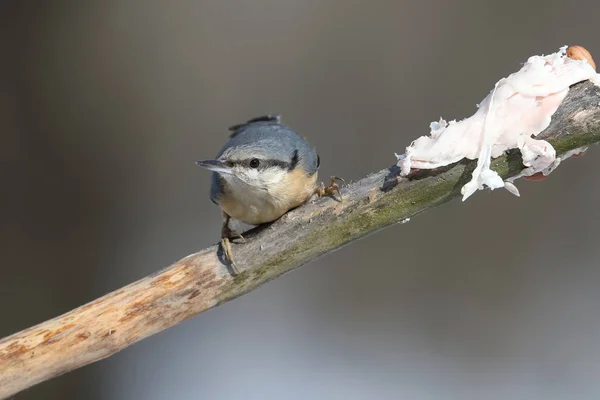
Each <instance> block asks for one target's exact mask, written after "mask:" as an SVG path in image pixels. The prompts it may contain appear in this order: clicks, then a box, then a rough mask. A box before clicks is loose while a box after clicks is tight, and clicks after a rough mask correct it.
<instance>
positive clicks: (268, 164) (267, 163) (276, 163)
mask: <svg viewBox="0 0 600 400" xmlns="http://www.w3.org/2000/svg"><path fill="white" fill-rule="evenodd" d="M253 160H254V162H253ZM255 160H257V159H256V158H248V159H246V160H238V161H233V164H235V165H239V166H242V167H246V168H253V169H258V170H263V169H267V168H272V167H279V168H281V169H288V168H289V167H290V163H288V162H285V161H281V160H263V159H258V166H256V165H255V164H256V161H255Z"/></svg>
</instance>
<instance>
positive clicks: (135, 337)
mask: <svg viewBox="0 0 600 400" xmlns="http://www.w3.org/2000/svg"><path fill="white" fill-rule="evenodd" d="M599 102H600V88H598V87H596V86H594V85H593V84H591V83H589V82H585V83H580V84H577V85H575V86H573V87H572V88H571V90H570V92H569V95H568V96H567V98H566V99H565V100H564V101H563V103H562V105H561V107H560V108H559V110H558V111H557V112H556V113H555V114H554V116H553V120H552V123H551V124H550V126H549V128H548V129H546V130H545V131H544V132H542V133H541V134H540V135H539V136H538V137H539V138H543V139H546V140H548V141H549V142H550V143H551V144H552V145H553V146H554V148H555V149H556V151H557V154H562V153H565V152H567V151H569V150H573V149H576V148H579V147H582V146H586V145H590V144H593V143H597V142H599V141H600V104H599ZM397 147H398V149H400V148H401V143H398V144H397ZM390 156H392V155H391V154H390ZM390 158H392V157H390ZM475 165H476V161H465V160H463V161H462V162H459V163H457V164H454V165H452V166H448V167H445V168H441V169H438V170H435V171H420V172H419V173H417V174H416V175H415V176H413V177H411V179H410V180H409V179H406V178H400V177H399V175H398V174H399V169H398V168H397V167H391V168H388V169H384V170H382V171H380V172H377V173H374V174H372V175H369V176H367V177H365V178H363V179H361V180H360V181H358V182H355V183H352V184H350V185H349V186H347V187H345V188H344V189H343V190H342V193H343V196H344V201H343V202H339V201H337V200H335V199H329V198H327V199H321V200H319V201H317V202H314V203H309V204H307V205H305V206H303V207H300V208H298V209H296V210H294V211H291V212H289V213H288V214H286V215H285V216H283V217H282V218H281V219H280V220H278V221H276V222H274V223H273V224H271V225H269V226H266V227H259V228H256V229H254V230H252V231H251V232H249V233H247V234H246V235H245V237H246V240H247V242H246V243H245V244H243V245H234V248H233V249H234V254H235V257H236V260H237V264H238V268H239V269H240V271H241V273H240V274H239V275H237V276H232V275H231V274H230V272H231V271H229V270H228V268H227V267H226V266H225V265H224V264H223V263H222V262H221V259H222V254H221V250H220V249H219V248H218V247H217V246H211V247H209V248H207V249H204V250H202V251H200V252H198V253H196V254H192V255H190V256H188V257H185V258H183V259H182V260H180V261H178V262H176V263H175V264H173V265H172V266H170V267H168V268H166V269H164V270H162V271H159V272H157V273H155V274H152V275H150V276H148V277H145V278H143V279H140V280H139V281H137V282H135V283H132V284H131V285H129V286H126V287H124V288H122V289H119V290H117V291H115V292H112V293H109V294H107V295H106V296H104V297H102V298H99V299H97V300H95V301H93V302H91V303H88V304H86V305H84V306H81V307H79V308H77V309H75V310H73V311H70V312H68V313H66V314H64V315H61V316H59V317H57V318H54V319H52V320H49V321H46V322H43V323H41V324H39V325H36V326H34V327H31V328H29V329H26V330H24V331H21V332H18V333H16V334H14V335H12V336H9V337H7V338H4V339H3V340H1V341H0V397H2V398H5V397H7V396H10V395H12V394H15V393H17V392H19V391H21V390H23V389H26V388H28V387H31V386H33V385H35V384H37V383H39V382H42V381H45V380H48V379H51V378H53V377H56V376H59V375H61V374H64V373H65V372H68V371H71V370H73V369H76V368H79V367H82V366H84V365H86V364H90V363H92V362H94V361H97V360H100V359H103V358H106V357H108V356H110V355H112V354H114V353H116V352H118V351H120V350H123V349H124V348H126V347H127V346H129V345H130V344H132V343H135V342H137V341H139V340H142V339H144V338H146V337H148V336H150V335H153V334H155V333H157V332H160V331H162V330H163V329H166V328H169V327H171V326H173V325H176V324H178V323H180V322H182V321H184V320H186V319H188V318H191V317H193V316H195V315H197V314H198V313H200V312H202V311H205V310H207V309H209V308H211V307H215V306H217V305H219V304H221V303H224V302H226V301H229V300H232V299H234V298H236V297H238V296H240V295H242V294H244V293H247V292H249V291H251V290H253V289H255V288H257V287H258V286H259V285H261V284H262V283H264V282H266V281H268V280H270V279H273V278H275V277H277V276H280V275H281V274H283V273H285V272H287V271H290V270H292V269H294V268H296V267H299V266H301V265H305V264H308V263H310V262H311V261H313V260H315V259H316V258H318V257H320V256H322V255H324V254H327V253H330V252H332V251H334V250H336V249H337V248H339V247H341V246H343V245H345V244H348V243H351V242H353V241H355V240H357V239H360V238H361V237H364V236H366V235H368V234H371V233H373V232H375V231H377V230H380V229H383V228H385V227H387V226H390V225H392V224H396V223H398V222H400V221H402V220H404V219H405V218H409V217H412V216H414V215H416V214H418V213H420V212H422V211H424V210H426V209H428V208H432V207H435V206H438V205H440V204H442V203H445V202H446V201H448V200H451V199H453V198H455V197H457V196H458V195H459V194H460V189H461V187H462V186H463V185H464V184H465V183H466V182H467V181H468V180H469V179H470V174H471V172H472V171H473V169H474V168H475ZM492 168H493V169H494V170H496V171H497V172H498V173H499V174H500V175H501V176H502V177H503V178H507V177H509V176H514V175H516V174H518V172H519V171H520V170H521V169H522V168H523V167H522V165H521V159H520V154H519V152H518V151H511V152H509V153H508V154H507V155H503V156H501V157H498V158H497V159H495V160H494V161H493V163H492Z"/></svg>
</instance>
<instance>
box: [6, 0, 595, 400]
mask: <svg viewBox="0 0 600 400" xmlns="http://www.w3.org/2000/svg"><path fill="white" fill-rule="evenodd" d="M0 10H1V20H0V46H1V47H0V49H1V50H2V58H1V61H0V73H1V74H2V75H1V76H2V79H1V80H0V132H1V135H2V136H1V142H0V160H1V166H2V168H1V169H0V170H1V176H2V196H1V199H0V202H1V204H0V205H1V207H0V213H1V214H0V220H1V221H2V222H1V224H0V235H1V242H0V243H1V244H2V246H1V251H0V267H1V268H2V271H1V278H0V315H1V322H0V336H6V335H9V334H11V333H14V332H16V331H18V330H20V329H23V328H26V327H28V326H30V325H33V324H36V323H38V322H41V321H43V320H46V319H48V318H51V317H54V316H56V315H59V314H61V313H63V312H66V311H68V310H70V309H72V308H74V307H76V306H79V305H81V304H83V303H86V302H88V301H91V300H93V299H94V298H96V297H99V296H101V295H103V294H105V293H107V292H109V291H112V290H115V289H117V288H119V287H121V286H123V285H126V284H128V283H130V282H132V281H134V280H136V279H138V278H141V277H143V276H145V275H147V274H150V273H152V272H154V271H156V270H158V269H160V268H162V267H164V266H167V265H169V264H170V263H171V262H173V261H176V260H177V259H179V258H180V257H183V256H185V255H187V254H189V253H192V252H194V251H197V250H199V249H201V248H203V247H205V246H207V245H210V244H212V243H215V242H216V241H217V240H218V238H219V231H220V224H221V217H220V213H219V210H218V208H217V207H216V206H214V205H213V204H212V203H211V202H210V200H209V198H208V187H209V174H208V173H207V172H206V171H203V170H200V169H199V168H197V167H196V166H195V165H194V163H193V161H194V160H197V159H202V158H208V157H212V156H213V155H214V154H216V152H217V151H218V149H219V148H220V146H221V145H222V144H223V143H224V141H225V140H226V137H227V134H228V133H227V130H226V128H227V127H228V126H230V125H232V124H235V123H239V122H243V121H245V120H246V119H248V118H251V117H254V116H257V115H261V114H265V113H281V114H282V115H283V120H284V123H286V124H288V125H289V126H291V127H292V128H294V129H295V130H297V131H298V132H300V133H301V134H302V135H304V136H306V137H308V138H309V140H310V142H311V144H313V145H314V146H316V148H317V149H318V151H319V153H320V155H321V160H322V168H321V173H322V175H321V176H322V177H327V176H329V175H330V174H336V175H340V176H343V177H344V178H346V179H347V180H352V179H358V178H360V177H362V176H364V175H366V174H367V173H369V172H371V171H376V170H379V169H382V168H385V167H388V166H390V165H391V164H393V163H394V160H395V157H394V152H395V151H396V152H402V151H403V150H404V148H405V147H406V146H407V145H408V144H409V143H410V141H411V140H412V139H414V138H416V137H418V136H420V135H422V134H425V133H427V132H428V124H429V122H430V121H433V120H437V119H438V118H439V117H440V116H443V117H444V118H447V119H453V118H458V119H460V118H464V117H467V116H469V115H471V114H472V113H473V112H474V111H475V104H476V103H478V102H479V101H480V100H481V99H483V98H484V97H485V95H486V94H487V93H488V91H489V90H490V89H492V87H493V85H494V83H495V82H496V81H497V80H498V79H499V78H501V77H503V76H506V75H508V74H510V73H512V72H514V71H516V70H517V69H518V68H519V67H520V63H522V62H524V61H525V60H526V59H527V58H528V57H529V56H531V55H534V54H542V53H550V52H554V51H556V50H557V49H558V48H559V47H560V46H562V45H564V44H580V45H583V46H585V47H587V48H588V49H589V50H590V51H591V53H592V54H595V55H596V60H597V61H598V59H599V58H600V39H599V36H598V13H599V12H600V3H599V2H598V1H597V0H589V1H565V0H563V1H552V0H546V1H530V2H522V1H516V0H505V1H482V0H457V1H444V0H436V1H419V2H417V1H409V0H399V1H369V2H367V1H356V0H337V1H310V0H270V1H269V0H253V1H202V0H197V1H171V2H167V1H158V0H147V1H126V0H91V1H83V0H79V1H74V0H73V1H58V0H57V1H47V2H43V1H27V0H23V1H9V0H4V1H3V2H2V3H1V5H0ZM599 168H600V152H598V150H597V149H592V150H591V151H590V152H589V154H588V155H587V156H586V157H584V158H582V159H577V160H575V161H569V162H567V163H565V164H564V165H563V166H561V167H560V168H559V169H558V170H557V171H556V172H555V173H554V174H553V175H552V176H551V178H550V179H548V180H547V181H545V182H543V183H536V182H527V181H518V182H517V186H518V187H519V189H520V191H521V195H522V197H521V198H517V197H514V196H512V195H510V194H509V193H508V192H507V191H502V190H500V191H495V192H489V191H485V192H479V193H477V194H476V195H475V196H474V197H473V198H471V199H469V200H468V202H467V203H460V202H459V201H455V202H452V203H450V204H447V205H445V206H443V207H440V208H438V209H434V210H430V211H429V212H427V213H424V214H422V215H421V216H418V217H416V218H413V220H412V221H411V222H410V223H409V224H405V225H398V226H395V227H392V228H390V229H387V230H385V231H382V232H380V233H378V234H376V235H373V236H371V237H368V238H366V239H364V240H362V241H360V242H358V243H354V244H353V245H351V246H348V247H345V248H344V249H342V250H340V251H338V252H336V253H334V254H331V255H329V256H327V257H324V258H322V259H321V260H319V261H318V262H315V263H314V264H312V265H308V266H305V267H303V268H301V269H299V270H297V271H295V272H294V273H292V274H288V275H286V276H284V277H282V278H281V279H277V280H275V281H273V282H271V283H269V284H267V285H265V286H263V287H261V288H259V289H258V290H256V291H254V292H252V293H250V294H248V295H247V296H244V297H242V298H239V299H237V300H235V301H233V302H231V303H228V304H225V305H224V306H222V307H218V308H217V309H214V310H211V311H209V312H206V313H204V314H201V315H200V316H198V317H196V318H194V319H192V320H189V321H187V322H185V323H183V324H180V325H178V326H176V327H174V328H172V329H169V330H167V331H165V332H163V333H161V334H159V335H156V336H154V337H151V338H149V339H147V340H144V341H143V342H141V343H139V344H136V345H134V346H132V347H130V348H128V349H126V350H125V351H123V352H121V353H119V354H117V355H115V356H113V357H111V358H109V359H107V360H104V361H101V362H98V363H95V364H93V365H90V366H87V367H85V368H82V369H80V370H77V371H75V372H73V373H70V374H67V375H65V376H63V377H60V378H58V379H55V380H52V381H49V382H45V383H43V384H40V385H38V386H36V387H34V388H32V389H30V390H28V391H27V392H24V393H22V394H20V395H18V396H16V398H17V399H19V400H21V399H148V400H159V399H370V398H377V399H397V398H402V399H417V400H421V399H461V400H463V399H509V398H510V399H565V398H568V397H572V398H576V399H598V398H600V379H599V376H600V346H599V342H598V340H599V339H598V337H599V335H600V290H598V288H599V287H600V266H599V260H600V246H599V245H598V235H599V233H600V224H599V223H598V217H599V216H600V215H599V211H598V201H599V200H600V189H599V187H598V184H597V179H598V178H597V176H598V174H597V173H596V171H597V170H598V169H599Z"/></svg>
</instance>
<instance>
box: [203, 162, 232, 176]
mask: <svg viewBox="0 0 600 400" xmlns="http://www.w3.org/2000/svg"><path fill="white" fill-rule="evenodd" d="M196 164H198V165H199V166H201V167H202V168H206V169H210V170H211V171H214V172H219V173H221V174H232V173H233V171H232V170H231V167H228V166H227V165H225V163H223V162H222V161H219V160H202V161H196Z"/></svg>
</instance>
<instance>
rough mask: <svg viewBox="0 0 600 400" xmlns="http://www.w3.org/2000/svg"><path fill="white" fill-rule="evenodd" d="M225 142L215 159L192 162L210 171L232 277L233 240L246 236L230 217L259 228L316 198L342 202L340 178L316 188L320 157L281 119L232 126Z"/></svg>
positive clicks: (271, 116)
mask: <svg viewBox="0 0 600 400" xmlns="http://www.w3.org/2000/svg"><path fill="white" fill-rule="evenodd" d="M229 130H230V131H231V132H232V133H231V135H230V137H229V140H228V141H227V143H226V144H225V145H224V146H223V147H222V148H221V150H220V151H219V153H218V154H217V156H216V158H215V159H211V160H200V161H196V164H197V165H198V166H200V167H203V168H206V169H208V170H210V171H212V178H211V187H210V199H211V200H212V202H213V203H215V204H217V205H218V206H219V207H220V208H221V210H222V213H223V218H224V221H223V226H222V228H221V247H222V249H223V254H224V256H225V259H226V261H227V262H228V263H229V264H230V265H231V267H232V269H233V271H234V273H236V274H237V273H239V270H238V269H237V266H236V264H235V262H234V259H233V255H232V249H231V243H230V241H231V240H234V239H238V238H239V239H240V240H241V241H242V242H243V241H244V237H243V236H242V235H241V234H239V233H237V232H236V231H235V230H233V229H231V227H230V222H231V219H235V220H238V221H242V222H244V223H246V224H249V225H261V224H265V223H269V222H273V221H275V220H277V219H279V218H280V217H281V216H282V215H284V214H285V213H287V212H288V211H289V210H291V209H294V208H296V207H299V206H301V205H303V204H304V203H306V202H307V201H309V200H310V199H311V198H312V197H313V196H314V195H316V196H318V197H323V196H332V195H334V194H336V193H337V195H338V196H339V198H340V201H341V200H342V194H341V192H340V186H339V185H338V184H337V182H341V183H342V184H343V183H344V180H343V179H342V178H339V177H336V176H332V177H331V181H330V184H329V186H325V184H324V183H323V182H321V184H320V185H318V184H317V176H318V170H319V166H320V157H319V155H318V154H317V152H316V151H315V150H314V149H313V148H312V147H311V146H310V145H309V144H308V142H307V141H306V140H305V139H304V138H302V137H301V136H300V135H298V133H296V132H295V131H293V130H292V129H291V128H289V127H287V126H285V125H283V124H282V123H281V116H280V115H278V114H269V115H264V116H260V117H256V118H252V119H250V120H248V121H246V122H245V123H242V124H238V125H234V126H231V127H230V128H229Z"/></svg>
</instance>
